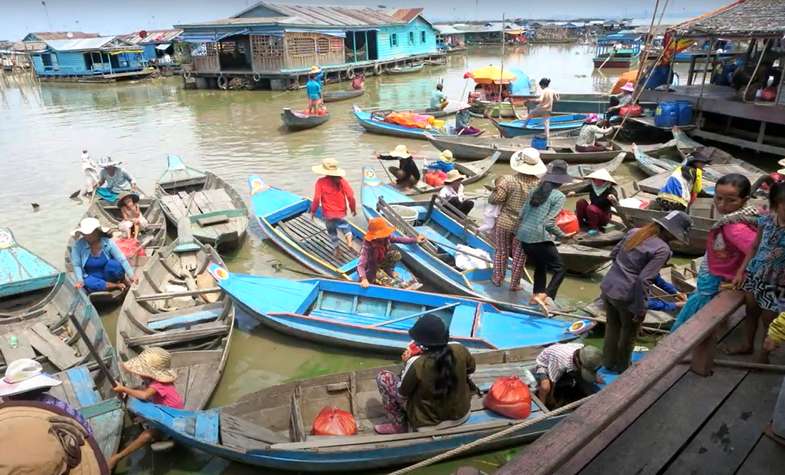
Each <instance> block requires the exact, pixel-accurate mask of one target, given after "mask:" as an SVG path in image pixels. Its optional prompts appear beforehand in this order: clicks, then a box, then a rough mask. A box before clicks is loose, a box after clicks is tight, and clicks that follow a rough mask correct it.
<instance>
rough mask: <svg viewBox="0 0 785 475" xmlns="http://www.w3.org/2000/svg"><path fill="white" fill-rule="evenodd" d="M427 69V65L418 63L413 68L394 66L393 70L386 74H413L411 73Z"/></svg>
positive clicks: (388, 69) (389, 69)
mask: <svg viewBox="0 0 785 475" xmlns="http://www.w3.org/2000/svg"><path fill="white" fill-rule="evenodd" d="M424 67H425V63H418V64H413V65H411V66H394V67H392V68H387V69H386V70H385V71H384V72H385V73H387V74H392V75H396V74H411V73H419V72H420V71H422V70H423V68H424Z"/></svg>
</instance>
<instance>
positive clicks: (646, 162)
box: [632, 144, 679, 176]
mask: <svg viewBox="0 0 785 475" xmlns="http://www.w3.org/2000/svg"><path fill="white" fill-rule="evenodd" d="M632 145H633V147H632V156H633V157H634V158H635V163H636V164H637V165H638V168H640V169H641V171H643V173H645V174H647V175H649V176H654V175H661V174H663V173H668V174H670V173H672V172H673V170H674V169H675V168H676V167H677V166H679V164H678V163H677V162H674V161H672V160H665V159H662V158H656V157H653V156H651V155H649V154H647V153H645V152H644V151H643V150H641V148H640V147H637V146H636V145H635V144H632Z"/></svg>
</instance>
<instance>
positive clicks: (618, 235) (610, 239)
mask: <svg viewBox="0 0 785 475" xmlns="http://www.w3.org/2000/svg"><path fill="white" fill-rule="evenodd" d="M616 219H618V217H617V216H614V217H613V220H611V223H610V224H608V225H607V226H605V230H604V231H603V232H600V233H599V234H596V235H594V236H589V234H588V233H587V232H586V231H583V230H581V231H580V232H578V234H577V235H575V237H574V238H573V240H574V241H575V243H577V244H580V245H583V246H589V247H606V246H613V245H614V244H616V243H617V242H619V241H621V240H622V239H624V236H625V235H626V234H627V228H626V226H624V223H621V222H618V221H615V220H616Z"/></svg>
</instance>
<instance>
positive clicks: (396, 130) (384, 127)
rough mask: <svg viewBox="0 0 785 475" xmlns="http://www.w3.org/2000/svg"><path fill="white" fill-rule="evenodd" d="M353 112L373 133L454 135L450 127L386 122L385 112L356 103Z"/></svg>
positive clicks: (417, 135)
mask: <svg viewBox="0 0 785 475" xmlns="http://www.w3.org/2000/svg"><path fill="white" fill-rule="evenodd" d="M353 113H354V117H355V119H357V122H358V123H359V124H360V125H361V126H362V127H363V128H364V129H365V130H366V131H368V132H370V133H372V134H380V135H391V136H393V137H403V138H409V139H420V140H425V139H426V134H431V135H452V133H451V132H450V129H448V130H447V131H444V130H442V129H434V128H431V129H421V128H418V127H405V126H403V125H398V124H392V123H390V122H385V121H384V116H383V115H382V114H383V113H381V112H367V111H364V110H362V109H360V108H359V107H358V106H356V105H355V106H354V107H353ZM429 114H430V113H429ZM481 133H482V132H481ZM486 156H487V155H486Z"/></svg>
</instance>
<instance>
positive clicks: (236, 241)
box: [156, 155, 248, 251]
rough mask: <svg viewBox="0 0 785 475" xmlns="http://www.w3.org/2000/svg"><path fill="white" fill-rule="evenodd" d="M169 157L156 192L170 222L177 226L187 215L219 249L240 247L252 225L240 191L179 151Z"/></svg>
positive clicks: (198, 231)
mask: <svg viewBox="0 0 785 475" xmlns="http://www.w3.org/2000/svg"><path fill="white" fill-rule="evenodd" d="M166 160H167V166H166V171H164V173H163V174H162V175H161V177H160V178H159V179H158V184H157V186H156V192H157V194H158V196H159V198H160V199H161V205H162V207H163V212H164V214H165V215H166V217H167V218H168V219H169V222H170V223H171V224H173V225H175V226H177V223H178V222H179V221H180V219H182V218H184V217H187V218H188V219H189V220H190V222H191V229H192V230H193V235H194V236H195V237H196V238H197V239H198V240H199V242H201V243H203V244H209V245H210V246H213V247H214V248H216V249H217V250H218V251H223V250H228V249H235V248H237V247H239V246H240V245H241V244H242V242H243V240H244V239H245V235H246V231H247V229H248V208H247V207H246V206H245V201H244V200H243V199H242V197H240V195H239V194H238V193H237V191H235V189H234V188H232V187H231V186H230V185H229V184H228V183H226V182H225V181H224V180H223V179H221V178H220V177H219V176H218V175H216V174H214V173H212V172H209V171H202V170H197V169H196V168H193V167H189V166H187V165H186V164H185V163H183V161H182V160H181V159H180V157H178V156H176V155H169V156H168V157H166Z"/></svg>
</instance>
